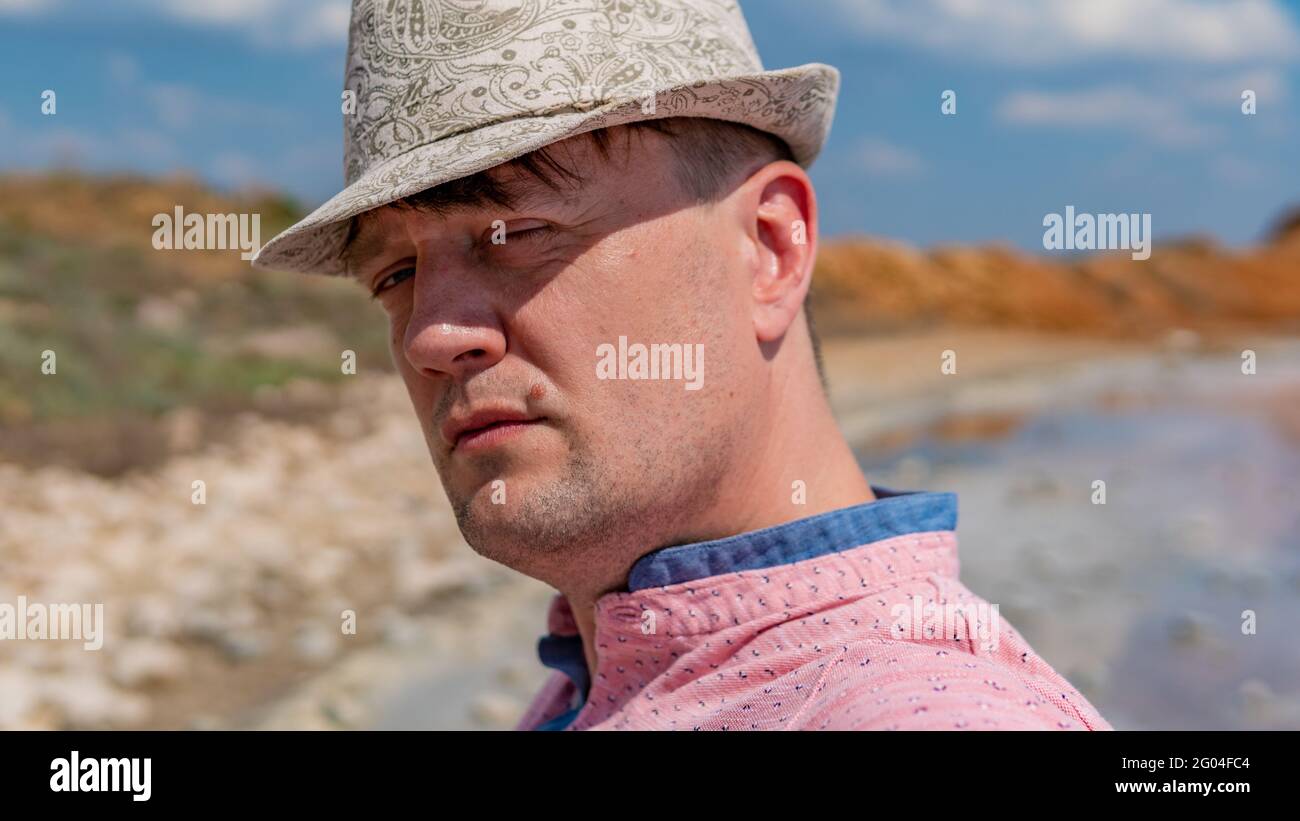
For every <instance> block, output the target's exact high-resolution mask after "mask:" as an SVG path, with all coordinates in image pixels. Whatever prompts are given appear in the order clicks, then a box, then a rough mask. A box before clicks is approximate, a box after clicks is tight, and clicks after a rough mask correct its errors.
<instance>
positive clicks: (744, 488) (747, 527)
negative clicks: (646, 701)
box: [561, 402, 876, 676]
mask: <svg viewBox="0 0 1300 821" xmlns="http://www.w3.org/2000/svg"><path fill="white" fill-rule="evenodd" d="M813 405H814V407H813V408H811V409H809V408H805V409H804V410H810V411H811V412H810V413H808V414H806V415H804V416H803V417H802V418H800V419H798V420H794V419H781V418H780V417H779V412H778V416H777V418H774V419H773V427H774V429H775V430H779V431H782V432H783V433H784V435H782V436H775V435H772V436H768V437H765V438H763V439H760V440H759V441H764V442H766V443H767V447H766V448H762V449H758V452H755V453H753V454H752V458H750V459H748V460H747V464H745V465H743V466H738V468H737V469H736V470H734V471H732V475H733V476H736V477H743V478H738V480H737V482H736V483H735V484H734V485H733V486H730V487H728V488H727V490H726V492H725V493H724V495H723V496H722V501H721V502H720V503H719V504H717V505H716V506H715V507H714V508H713V509H712V510H710V511H709V513H708V515H707V516H706V517H704V518H703V519H702V520H700V521H697V522H692V523H691V524H690V528H689V530H683V531H682V532H681V533H680V534H678V538H676V539H672V540H669V541H667V542H665V543H664V544H659V545H651V546H647V547H646V549H645V550H644V551H641V552H640V555H638V556H636V557H634V558H633V559H632V561H630V562H629V563H628V564H627V567H626V568H624V569H623V572H622V574H621V577H620V579H619V582H618V583H617V585H616V586H614V587H610V588H607V589H561V592H562V593H564V595H565V598H566V599H567V600H568V602H569V606H570V608H571V609H572V611H573V616H574V621H575V622H576V623H577V626H578V631H579V633H580V634H581V635H582V644H583V650H584V652H585V654H586V658H587V667H588V669H589V670H590V671H591V674H592V675H593V676H594V675H595V674H596V664H597V655H596V636H595V633H596V607H595V605H596V602H597V601H598V600H599V599H600V598H601V597H602V596H603V595H605V594H607V593H609V592H613V591H615V590H622V589H626V588H625V585H626V579H627V573H628V572H630V571H631V568H632V565H633V564H635V562H636V560H637V559H639V558H640V557H641V556H644V555H646V554H648V553H652V552H654V551H655V550H658V549H661V548H664V547H669V546H673V545H680V544H695V543H698V542H702V541H711V540H713V539H721V538H725V537H728V536H734V535H737V534H741V533H748V532H751V531H754V530H760V529H762V528H765V527H772V526H775V525H779V524H784V523H786V522H792V521H795V520H797V519H803V518H807V517H809V516H816V515H818V514H821V513H828V512H830V511H833V510H840V509H842V508H846V507H851V506H853V505H858V504H863V503H865V502H870V501H873V500H874V499H875V498H876V497H875V494H874V493H873V492H872V490H871V486H870V484H869V483H868V482H867V479H866V477H865V476H864V475H863V474H862V471H861V469H860V468H859V467H858V464H857V459H856V458H855V457H854V455H853V451H852V450H851V449H850V448H849V446H848V443H847V442H845V441H844V437H843V435H842V434H841V433H840V430H839V428H838V426H837V425H836V424H835V420H834V418H833V417H832V416H831V412H830V408H829V406H828V405H826V404H825V402H816V403H813Z"/></svg>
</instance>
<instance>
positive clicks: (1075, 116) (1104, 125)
mask: <svg viewBox="0 0 1300 821" xmlns="http://www.w3.org/2000/svg"><path fill="white" fill-rule="evenodd" d="M997 116H998V118H999V119H1000V120H1002V121H1003V122H1006V123H1011V124H1013V125H1021V126H1043V127H1052V128H1066V129H1097V130H1115V131H1129V132H1135V133H1138V134H1141V135H1143V136H1146V137H1148V138H1150V139H1151V140H1153V141H1154V142H1157V143H1160V144H1163V145H1168V146H1195V145H1204V144H1206V143H1207V142H1210V141H1211V140H1212V139H1213V138H1214V136H1215V131H1214V129H1211V128H1209V127H1206V126H1202V125H1199V124H1197V123H1196V122H1195V121H1194V120H1193V119H1192V118H1191V116H1190V115H1189V114H1188V113H1187V111H1186V110H1185V109H1184V108H1183V106H1182V103H1181V98H1179V97H1175V96H1164V95H1161V94H1154V93H1151V92H1148V91H1143V90H1141V89H1138V88H1136V87H1134V86H1127V85H1114V86H1103V87H1098V88H1090V89H1083V90H1076V91H1053V92H1047V91H1018V92H1015V93H1013V94H1010V95H1008V96H1007V97H1006V98H1005V99H1003V100H1002V102H1001V103H1000V104H999V105H998V109H997Z"/></svg>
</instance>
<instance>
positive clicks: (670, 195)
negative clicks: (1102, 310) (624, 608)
mask: <svg viewBox="0 0 1300 821" xmlns="http://www.w3.org/2000/svg"><path fill="white" fill-rule="evenodd" d="M619 136H624V135H619ZM641 136H644V139H640V137H641ZM555 149H556V155H557V156H558V157H560V158H564V159H565V160H567V161H569V162H571V167H574V168H577V169H580V170H581V173H582V174H583V176H584V180H583V182H581V183H580V184H577V185H574V186H573V187H571V188H566V189H564V190H563V191H561V192H555V191H552V190H550V189H548V188H547V187H545V186H544V185H541V184H540V183H538V182H536V181H535V180H533V178H531V177H530V176H528V175H526V174H523V173H522V172H519V171H517V170H514V169H513V168H512V167H511V166H504V167H500V168H498V169H496V170H495V171H494V176H495V177H496V178H497V179H499V180H501V181H502V182H504V183H506V184H507V185H510V186H518V191H519V192H520V196H519V197H518V198H517V200H516V201H515V202H513V203H512V205H513V206H514V207H513V208H510V209H507V208H504V207H494V206H490V205H488V206H476V207H473V208H462V209H456V210H452V211H447V212H438V213H431V212H427V211H417V210H413V209H408V208H394V207H389V208H384V209H379V210H378V211H375V212H371V213H370V214H369V215H367V218H366V220H365V221H364V222H363V225H362V227H361V230H360V232H359V234H358V238H357V242H356V243H354V246H353V247H354V248H365V249H367V250H366V251H365V253H364V255H359V256H358V257H356V262H355V270H356V273H357V275H358V276H359V277H360V279H361V282H362V284H363V285H364V286H365V287H367V288H369V289H370V290H372V291H374V290H379V291H380V293H379V295H378V299H379V301H380V302H381V303H382V305H383V307H384V309H385V310H386V312H387V313H388V316H389V318H390V321H391V331H392V333H391V337H390V343H391V348H392V352H393V358H394V362H395V363H396V365H397V368H398V370H399V371H400V373H401V375H402V378H403V380H404V381H405V383H406V387H407V390H408V392H409V393H410V396H411V402H412V404H413V406H414V408H415V412H416V415H417V417H418V418H419V420H420V424H421V425H422V427H423V431H424V436H425V440H426V442H427V443H428V447H429V452H430V454H431V455H432V456H433V461H434V464H435V465H436V467H437V470H438V473H439V475H440V476H441V479H442V483H443V486H444V488H445V489H446V492H447V495H448V497H449V499H450V500H451V503H452V506H453V508H454V510H455V513H456V517H457V521H458V522H459V524H460V527H461V530H462V532H463V533H464V535H465V537H466V539H467V540H468V541H469V543H470V544H471V545H472V546H473V547H474V548H475V549H476V550H477V551H478V552H480V553H482V554H484V555H486V556H488V557H490V558H493V559H496V560H498V561H501V562H503V563H505V564H507V565H510V566H512V567H515V568H517V569H520V570H522V571H524V572H529V571H534V572H536V571H545V570H546V569H547V568H556V567H561V566H568V567H572V562H573V560H574V558H576V557H578V556H581V555H583V552H582V551H584V550H588V552H589V553H596V554H599V553H601V552H603V553H608V552H609V551H608V550H605V551H601V550H600V547H601V545H607V544H608V542H609V540H610V539H611V538H613V537H614V536H615V534H618V533H635V534H637V536H638V538H639V539H640V540H643V541H644V542H645V544H644V547H645V549H647V550H648V549H651V548H653V547H655V546H658V545H657V544H655V542H656V541H657V540H666V539H671V538H672V537H673V535H674V533H675V528H677V527H679V525H680V523H681V522H682V521H683V520H684V519H688V518H689V517H691V516H694V515H695V514H696V513H697V512H698V511H700V510H705V509H707V508H708V506H709V505H710V504H711V503H712V502H713V501H714V499H715V498H716V494H717V492H718V488H719V486H720V484H721V483H722V481H723V480H724V477H725V474H726V473H727V471H728V468H729V466H730V465H731V464H732V462H733V459H734V458H735V455H736V453H737V449H738V443H740V442H741V441H744V440H745V439H746V438H747V437H749V436H751V434H752V431H750V430H749V426H750V424H751V423H750V422H749V421H748V420H747V417H746V413H745V402H746V397H748V396H752V395H753V393H752V392H754V391H756V390H758V386H757V385H756V384H754V382H755V381H756V380H755V379H752V378H750V375H751V374H752V373H754V372H755V371H757V370H758V367H759V364H760V363H761V353H760V352H759V349H758V346H757V344H756V343H755V341H754V335H753V331H752V323H751V320H750V315H749V313H748V301H747V295H748V290H747V289H748V282H747V281H746V280H745V278H744V277H743V276H739V275H737V274H735V273H733V272H732V271H730V270H729V267H728V264H727V262H728V259H734V258H735V257H736V255H737V254H738V253H740V249H741V245H740V243H741V241H742V239H743V237H742V235H743V231H742V229H741V224H740V222H739V221H738V220H736V219H735V218H734V214H732V213H731V212H730V211H729V210H728V209H727V208H726V207H725V204H713V205H700V204H696V203H694V202H692V201H690V198H689V197H687V196H686V195H685V194H684V193H683V191H682V190H681V188H680V186H679V183H678V182H677V180H676V178H675V177H674V162H675V160H674V158H673V156H672V154H671V152H670V149H669V146H668V145H667V144H666V142H665V141H664V138H662V137H661V136H659V135H658V134H647V135H639V134H638V135H631V143H630V145H629V149H630V150H628V151H627V152H624V150H623V144H622V142H621V140H617V139H616V140H615V141H614V146H613V149H612V151H611V158H610V159H608V160H607V159H605V158H602V157H601V155H600V154H599V153H597V152H596V151H595V149H594V147H593V146H591V145H590V144H589V143H587V142H585V141H579V140H570V141H567V142H566V143H562V144H560V145H558V146H556V147H555ZM625 157H626V159H625ZM498 172H499V176H497V174H498ZM725 202H726V201H725V200H724V201H723V203H725ZM497 221H500V222H497ZM503 224H504V225H503ZM494 233H495V235H496V239H497V240H498V241H500V240H501V239H502V234H503V233H504V242H500V243H499V244H495V243H494V242H493V235H494ZM620 336H623V337H626V338H627V344H628V345H632V344H635V343H642V344H645V345H647V346H648V345H650V344H652V343H668V344H679V345H681V346H682V347H683V349H685V348H686V347H688V346H689V347H690V348H692V349H693V350H695V351H698V350H699V349H698V348H696V347H695V346H697V345H703V355H704V358H703V365H704V366H705V367H704V370H703V371H702V373H703V375H704V378H703V380H702V385H701V387H700V389H698V390H687V389H686V380H684V379H658V380H631V379H607V378H604V379H603V378H599V377H598V369H597V363H598V361H599V359H600V357H599V356H598V351H599V350H601V346H602V345H606V344H608V345H612V346H614V348H615V349H617V348H618V342H619V337H620ZM607 350H608V349H606V351H607ZM698 364H699V363H697V367H698ZM589 558H590V559H591V560H592V561H602V560H605V559H609V560H612V559H613V557H603V556H600V555H596V556H589ZM624 566H625V565H624ZM543 575H545V574H544V573H543Z"/></svg>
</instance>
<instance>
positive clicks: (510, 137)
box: [253, 63, 839, 275]
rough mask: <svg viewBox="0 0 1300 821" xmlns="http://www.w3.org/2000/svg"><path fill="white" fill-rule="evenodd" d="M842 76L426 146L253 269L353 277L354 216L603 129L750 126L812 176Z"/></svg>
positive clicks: (621, 105)
mask: <svg viewBox="0 0 1300 821" xmlns="http://www.w3.org/2000/svg"><path fill="white" fill-rule="evenodd" d="M838 92H839V71H837V70H836V69H835V68H834V67H832V66H828V65H824V64H821V63H809V64H807V65H802V66H796V67H794V68H787V69H780V70H776V71H765V72H761V73H757V74H749V75H744V76H738V77H727V78H720V79H716V80H704V81H695V82H691V83H685V84H681V85H674V86H669V87H666V88H663V89H660V90H657V91H656V92H655V100H654V105H653V106H650V105H646V104H645V103H646V102H648V99H649V94H648V93H647V94H646V95H644V96H643V97H639V98H637V99H634V100H619V101H614V102H608V103H603V104H600V105H596V106H592V107H589V108H585V109H583V110H576V109H570V110H564V111H555V112H549V113H545V114H535V115H530V116H526V117H517V118H512V119H509V120H505V121H502V122H497V123H493V124H491V125H486V126H483V127H482V128H478V129H475V130H473V131H466V132H463V133H460V134H455V135H452V136H450V137H444V138H442V139H440V140H437V141H434V142H431V143H426V144H424V145H420V146H417V147H413V148H411V149H410V150H408V151H406V152H403V153H402V154H400V155H398V156H397V157H394V158H392V159H390V160H386V161H384V162H380V163H376V164H375V165H374V166H372V167H370V168H368V169H366V171H365V172H364V173H362V175H361V176H360V177H358V178H357V180H356V181H355V182H353V183H352V184H351V185H349V186H347V187H346V188H344V189H343V190H342V191H340V192H339V193H338V194H336V195H335V196H333V197H331V198H330V199H329V200H328V201H326V202H325V203H324V204H323V205H321V206H320V207H319V208H317V209H316V210H315V211H313V212H312V213H311V214H308V215H307V216H306V217H304V218H303V219H302V220H300V221H299V222H297V223H295V224H294V225H292V226H290V227H289V228H288V229H286V230H285V231H283V232H282V233H280V234H279V235H277V236H276V237H275V238H274V239H272V240H271V241H270V242H268V243H266V245H264V246H262V249H261V250H260V251H259V252H258V254H257V256H256V257H255V258H254V259H253V265H255V266H257V267H259V268H268V269H274V270H280V271H303V272H308V273H320V274H330V275H345V274H346V273H347V267H346V264H345V261H344V257H343V251H344V243H345V241H346V239H347V233H348V225H349V221H350V220H351V218H352V217H355V216H356V215H358V214H361V213H363V212H365V211H369V210H371V209H373V208H379V207H380V206H384V205H388V204H389V203H392V202H396V201H397V200H400V199H402V198H403V197H407V196H410V195H412V194H416V193H419V192H420V191H423V190H425V189H427V188H432V187H434V186H436V185H441V184H442V183H445V182H450V181H452V180H456V179H460V178H461V177H467V176H469V175H471V174H476V173H478V172H479V171H483V170H485V169H488V168H492V167H494V166H497V165H500V164H502V163H506V162H509V161H511V160H514V159H517V158H519V157H522V156H523V155H525V154H527V153H529V152H531V151H536V150H537V149H539V148H543V147H545V146H547V145H550V144H552V143H556V142H559V141H561V140H564V139H568V138H569V137H573V136H576V135H578V134H582V133H585V132H588V131H594V130H596V129H600V128H610V127H613V126H616V125H623V124H626V123H631V122H637V121H644V120H653V119H663V118H667V117H706V118H711V119H718V120H727V121H730V122H737V123H743V124H745V125H749V126H752V127H754V128H757V129H759V130H760V131H766V132H768V133H771V134H775V135H776V136H778V137H780V138H782V139H783V140H785V142H786V144H787V145H789V146H790V151H791V153H792V154H793V155H794V158H795V161H796V162H798V163H799V164H800V165H801V166H803V167H805V168H807V167H808V166H810V165H812V162H813V160H815V159H816V158H817V155H818V154H819V153H820V152H821V149H822V146H823V145H824V144H825V142H826V137H827V135H828V134H829V133H830V128H831V120H832V118H833V117H834V112H835V99H836V96H837V94H838Z"/></svg>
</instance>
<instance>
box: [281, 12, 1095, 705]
mask: <svg viewBox="0 0 1300 821" xmlns="http://www.w3.org/2000/svg"><path fill="white" fill-rule="evenodd" d="M397 10H400V11H402V12H403V13H401V14H396V13H395V12H396V11H397ZM417 11H418V12H419V13H418V15H417V14H416V12H417ZM346 77H347V81H346V82H347V90H346V91H345V92H344V101H345V106H344V108H345V126H346V133H347V137H348V147H347V159H346V168H347V177H348V181H349V186H348V188H347V189H345V190H344V191H343V192H342V193H341V194H339V195H338V196H337V197H335V198H334V199H332V200H330V201H329V202H327V203H326V204H325V205H324V206H322V207H321V208H320V209H319V210H317V211H316V212H315V213H313V214H312V215H310V216H308V217H307V218H306V219H305V220H303V221H302V222H301V223H299V224H298V225H296V226H294V227H292V228H290V229H289V230H288V231H286V232H285V233H284V234H282V235H280V236H279V237H277V238H275V239H274V240H272V241H271V242H270V243H268V245H267V246H266V248H264V249H263V250H262V252H261V254H260V256H259V258H258V261H257V262H258V264H259V265H262V266H265V267H272V268H289V269H296V270H306V271H322V272H326V273H334V274H346V275H349V276H352V277H354V278H356V279H357V280H358V281H359V282H360V283H361V284H362V285H363V287H365V288H366V289H367V290H368V291H370V292H371V294H372V295H373V297H374V298H375V299H376V300H377V301H379V302H380V304H382V305H383V307H384V310H385V311H386V312H387V314H388V316H389V319H390V322H391V328H392V334H391V344H392V352H393V358H394V362H395V363H396V365H397V369H398V371H399V372H400V373H401V376H402V378H403V380H404V381H405V383H406V386H407V389H408V391H409V393H410V396H411V401H412V404H413V406H414V408H415V411H416V416H417V418H418V419H419V421H420V424H421V425H422V427H423V432H424V436H425V439H426V442H427V443H428V447H429V452H430V454H431V455H432V457H433V461H434V464H435V466H436V467H437V470H438V473H439V475H440V477H441V479H442V483H443V487H444V488H445V489H446V491H447V495H448V497H449V499H450V500H451V503H452V506H453V508H454V510H455V513H456V517H457V521H458V523H459V525H460V528H461V531H462V532H463V534H464V535H465V538H466V540H467V541H468V542H469V544H470V545H472V546H473V548H474V549H475V550H476V551H478V552H479V553H481V554H483V555H484V556H487V557H489V558H492V559H495V560H497V561H499V562H502V563H504V564H506V565H508V566H510V567H512V568H515V569H516V570H519V571H520V572H523V573H526V574H528V575H530V576H533V577H535V578H538V579H541V580H543V581H545V582H547V583H549V584H551V585H552V586H554V587H555V588H556V589H557V590H558V591H560V595H558V596H557V597H556V600H555V603H554V604H553V606H552V608H551V613H550V619H549V622H550V623H549V633H550V634H549V635H548V636H546V637H545V638H543V639H542V641H541V643H540V645H539V650H540V654H541V656H542V660H543V662H544V663H546V664H548V665H549V666H552V667H554V668H556V671H557V672H556V673H555V674H554V675H553V677H552V678H551V680H550V681H549V683H548V684H547V685H546V686H545V687H544V689H543V691H542V692H541V693H540V694H539V695H538V697H537V699H536V700H535V701H534V703H533V705H532V707H531V708H530V709H529V711H528V713H527V715H526V716H525V717H524V719H523V721H522V722H521V724H520V726H521V727H523V728H545V729H606V728H629V729H650V728H675V729H701V728H702V729H817V728H829V729H854V728H943V729H948V728H973V729H985V728H1070V729H1088V728H1105V727H1107V726H1108V725H1106V723H1105V721H1104V720H1103V719H1102V718H1101V717H1100V716H1098V715H1097V713H1096V711H1095V710H1094V709H1093V708H1092V707H1091V706H1090V705H1089V704H1088V703H1087V702H1086V701H1085V700H1084V699H1083V697H1082V696H1080V695H1079V694H1078V693H1077V692H1076V691H1075V690H1074V689H1073V688H1072V687H1070V685H1069V684H1068V683H1066V682H1065V681H1064V680H1063V679H1062V678H1061V677H1060V676H1058V675H1057V674H1056V673H1055V672H1054V671H1053V670H1052V669H1051V668H1050V667H1049V666H1048V665H1047V664H1046V663H1045V662H1043V661H1042V660H1041V659H1039V658H1038V657H1037V656H1036V655H1035V654H1034V653H1033V651H1032V650H1031V649H1030V648H1029V647H1028V645H1026V644H1025V643H1024V641H1023V640H1022V639H1021V638H1020V637H1019V636H1018V635H1016V634H1015V633H1014V631H1012V630H1011V629H1010V626H1009V625H1007V624H1005V622H1003V621H1002V620H1001V618H1000V617H999V616H998V615H997V612H996V609H992V610H990V609H989V608H988V607H987V605H986V603H985V602H983V601H982V600H980V599H979V598H978V597H976V596H975V595H974V594H972V593H971V592H970V591H968V590H966V589H965V588H964V587H963V586H962V585H961V584H960V582H958V580H957V575H956V574H957V557H956V543H955V538H954V535H953V533H952V531H953V529H954V527H955V522H956V509H955V500H954V499H953V497H952V496H951V495H950V494H932V493H917V494H895V493H892V492H890V491H884V490H883V489H880V488H873V487H871V486H870V485H869V484H868V482H867V480H866V479H865V478H864V477H863V475H862V473H861V471H860V470H859V468H858V466H857V463H856V461H855V459H854V457H853V453H852V451H851V450H850V448H849V446H848V444H847V443H846V442H845V441H844V438H843V436H842V435H841V434H840V432H839V430H838V429H837V427H836V425H835V422H834V419H833V418H832V416H831V412H830V408H829V406H828V403H827V401H826V397H825V395H824V393H823V381H822V379H821V377H820V374H819V371H820V365H819V357H818V354H817V345H816V340H815V337H814V335H813V332H812V327H811V325H810V322H809V320H808V315H807V310H806V308H805V304H804V303H805V298H806V296H807V293H808V288H809V283H810V277H811V273H812V269H813V260H814V256H815V253H816V247H817V242H816V240H817V233H816V226H817V204H816V197H815V194H814V191H813V186H812V184H811V182H810V181H809V178H808V176H807V174H806V172H805V168H806V167H807V166H809V165H810V164H811V163H812V161H813V159H814V158H815V157H816V155H817V153H818V152H819V151H820V149H821V145H822V143H823V141H824V140H825V137H826V135H827V133H828V131H829V128H830V120H831V115H832V111H833V108H834V100H835V95H836V92H837V90H838V74H837V72H836V71H835V70H834V69H832V68H830V67H828V66H823V65H819V64H813V65H807V66H801V67H798V68H794V69H787V70H783V71H774V72H767V71H763V69H762V67H761V64H760V62H759V59H758V56H757V54H756V52H755V50H754V46H753V43H752V41H751V40H750V37H749V33H748V29H747V27H746V25H745V22H744V19H743V17H742V16H741V12H740V9H739V8H738V7H737V6H736V5H735V4H734V3H731V2H724V0H672V1H671V2H666V1H665V0H660V2H655V3H648V2H644V3H643V2H635V3H617V4H616V3H611V2H607V0H573V1H572V2H565V0H532V1H531V2H522V3H508V4H507V3H489V4H487V5H486V8H484V7H481V6H480V5H479V4H475V5H474V9H473V10H467V9H466V7H465V5H464V4H460V3H456V2H452V0H445V2H440V3H439V2H426V3H423V4H420V3H414V4H410V5H409V6H407V5H403V6H400V7H396V6H392V5H391V4H389V5H385V4H378V3H374V2H370V0H358V2H356V4H355V5H354V8H353V16H352V29H351V38H350V43H349V61H348V70H347V75H346ZM350 95H351V97H352V99H353V102H354V103H355V105H354V107H353V108H352V109H351V110H349V109H348V106H347V102H348V101H349V98H350ZM922 614H924V616H922Z"/></svg>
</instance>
